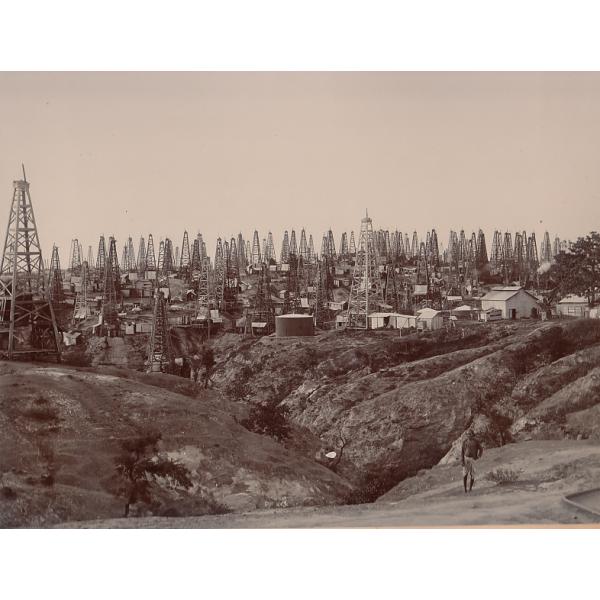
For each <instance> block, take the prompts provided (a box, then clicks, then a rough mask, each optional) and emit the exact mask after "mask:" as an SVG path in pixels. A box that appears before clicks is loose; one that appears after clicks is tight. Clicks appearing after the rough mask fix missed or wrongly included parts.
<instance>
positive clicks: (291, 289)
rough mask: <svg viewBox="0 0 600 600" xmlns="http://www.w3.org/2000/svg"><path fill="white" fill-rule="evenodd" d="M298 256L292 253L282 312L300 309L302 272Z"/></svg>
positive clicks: (287, 312) (294, 312) (292, 312)
mask: <svg viewBox="0 0 600 600" xmlns="http://www.w3.org/2000/svg"><path fill="white" fill-rule="evenodd" d="M298 262H299V261H298V256H297V255H296V254H290V256H289V266H290V268H289V270H288V272H287V283H286V289H285V296H284V299H283V309H282V314H284V315H286V314H290V313H291V314H296V313H297V312H299V310H300V277H301V275H300V272H299V265H298Z"/></svg>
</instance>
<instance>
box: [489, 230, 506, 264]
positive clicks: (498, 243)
mask: <svg viewBox="0 0 600 600" xmlns="http://www.w3.org/2000/svg"><path fill="white" fill-rule="evenodd" d="M502 245H503V242H502V233H500V232H499V231H498V230H496V231H494V238H493V239H492V251H491V253H490V266H491V268H492V273H494V274H498V273H500V272H501V270H502V253H503V248H502Z"/></svg>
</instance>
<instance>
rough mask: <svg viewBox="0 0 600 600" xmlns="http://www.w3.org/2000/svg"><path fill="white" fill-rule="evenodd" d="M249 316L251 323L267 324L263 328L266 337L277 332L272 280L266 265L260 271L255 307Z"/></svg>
mask: <svg viewBox="0 0 600 600" xmlns="http://www.w3.org/2000/svg"><path fill="white" fill-rule="evenodd" d="M249 314H250V318H251V323H266V325H265V327H264V328H263V331H264V333H265V334H266V335H269V334H271V333H273V331H275V309H274V307H273V300H272V298H271V278H270V276H269V269H268V267H267V266H266V265H263V267H262V268H261V270H260V275H259V277H258V283H257V285H256V294H255V296H254V306H253V308H252V311H250V313H249Z"/></svg>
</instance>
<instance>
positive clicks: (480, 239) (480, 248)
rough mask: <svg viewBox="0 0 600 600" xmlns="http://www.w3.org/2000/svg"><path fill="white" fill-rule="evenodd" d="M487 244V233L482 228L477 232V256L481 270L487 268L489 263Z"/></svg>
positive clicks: (477, 262)
mask: <svg viewBox="0 0 600 600" xmlns="http://www.w3.org/2000/svg"><path fill="white" fill-rule="evenodd" d="M489 262H490V261H489V259H488V253H487V245H486V243H485V233H483V231H482V230H481V229H480V230H479V232H478V234H477V258H476V265H477V269H478V270H479V271H481V270H482V269H485V268H486V266H487V265H488V263H489Z"/></svg>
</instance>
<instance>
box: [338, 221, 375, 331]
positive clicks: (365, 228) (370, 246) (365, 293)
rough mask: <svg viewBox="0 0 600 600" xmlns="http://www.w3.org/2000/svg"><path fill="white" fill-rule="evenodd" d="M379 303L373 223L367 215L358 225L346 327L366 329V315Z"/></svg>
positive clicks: (367, 323)
mask: <svg viewBox="0 0 600 600" xmlns="http://www.w3.org/2000/svg"><path fill="white" fill-rule="evenodd" d="M380 302H381V286H380V279H379V273H378V269H377V255H376V249H375V238H374V235H373V221H372V220H371V219H370V217H369V215H368V214H367V215H366V216H365V217H364V218H363V219H362V220H361V225H360V236H359V239H358V248H357V252H356V265H355V266H354V275H353V277H352V286H351V288H350V298H349V300H348V312H347V321H346V327H349V328H353V329H368V326H369V322H368V318H367V317H368V315H369V313H370V312H371V311H372V310H373V309H376V308H377V305H378V304H379V303H380Z"/></svg>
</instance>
